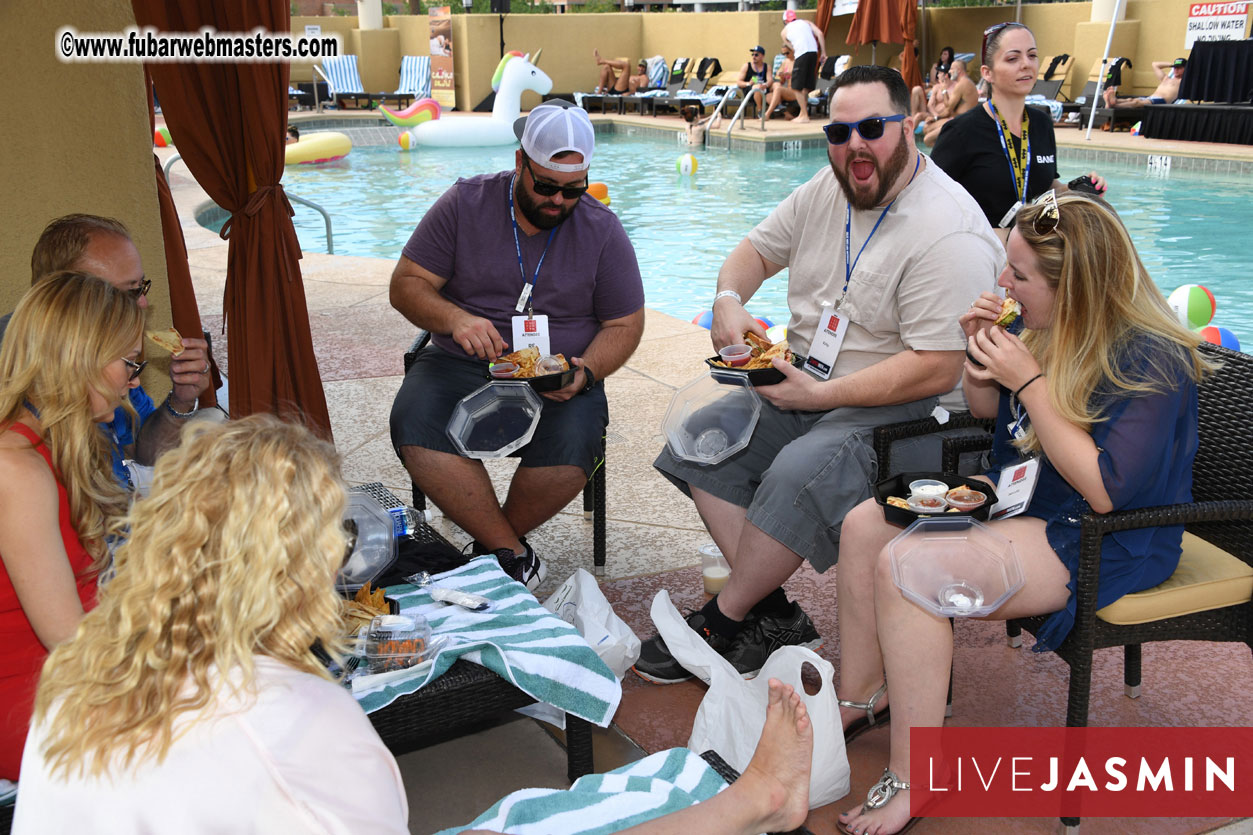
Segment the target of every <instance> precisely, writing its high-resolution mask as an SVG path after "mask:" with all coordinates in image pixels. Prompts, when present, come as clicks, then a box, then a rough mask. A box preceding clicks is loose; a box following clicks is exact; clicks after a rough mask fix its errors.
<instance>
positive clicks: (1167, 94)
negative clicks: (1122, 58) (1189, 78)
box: [1101, 58, 1188, 107]
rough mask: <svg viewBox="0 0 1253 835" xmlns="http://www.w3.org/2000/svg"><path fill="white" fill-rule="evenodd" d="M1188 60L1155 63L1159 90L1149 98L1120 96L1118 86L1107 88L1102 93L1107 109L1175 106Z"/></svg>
mask: <svg viewBox="0 0 1253 835" xmlns="http://www.w3.org/2000/svg"><path fill="white" fill-rule="evenodd" d="M1187 66H1188V59H1187V58H1176V59H1175V60H1174V61H1173V62H1170V61H1154V62H1153V72H1154V73H1155V74H1156V75H1157V89H1156V90H1154V91H1153V92H1152V93H1150V94H1149V95H1147V96H1120V95H1118V86H1117V85H1114V86H1112V87H1106V88H1105V90H1104V91H1103V92H1102V93H1101V97H1102V98H1103V99H1104V100H1105V106H1106V107H1143V106H1144V105H1146V104H1174V103H1175V100H1176V99H1178V98H1179V85H1180V84H1181V83H1182V82H1183V71H1184V68H1185V67H1187Z"/></svg>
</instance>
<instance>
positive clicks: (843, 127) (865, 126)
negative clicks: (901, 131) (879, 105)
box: [822, 113, 905, 145]
mask: <svg viewBox="0 0 1253 835" xmlns="http://www.w3.org/2000/svg"><path fill="white" fill-rule="evenodd" d="M904 119H905V117H904V116H903V115H901V114H900V113H897V114H896V115H895V116H871V117H870V118H869V119H862V120H861V121H860V122H832V123H831V124H829V125H823V126H822V130H823V131H824V132H825V133H826V135H827V141H828V142H830V143H831V144H832V145H843V144H844V143H845V142H847V141H848V140H850V139H852V138H853V128H857V132H858V133H859V134H861V138H862V139H864V140H866V141H867V142H873V141H874V140H876V139H878V138H879V137H880V136H883V126H884V125H885V124H886V123H888V122H900V121H904Z"/></svg>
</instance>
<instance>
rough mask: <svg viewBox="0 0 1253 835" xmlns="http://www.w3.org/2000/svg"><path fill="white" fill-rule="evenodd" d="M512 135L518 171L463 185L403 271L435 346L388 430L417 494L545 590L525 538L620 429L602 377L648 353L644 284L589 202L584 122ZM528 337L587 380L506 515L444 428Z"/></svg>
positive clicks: (534, 118)
mask: <svg viewBox="0 0 1253 835" xmlns="http://www.w3.org/2000/svg"><path fill="white" fill-rule="evenodd" d="M514 131H515V133H517V134H518V137H519V139H520V140H521V143H522V148H521V149H520V150H519V151H518V152H517V155H516V160H515V167H514V169H513V170H512V171H502V172H500V173H498V174H486V175H480V176H477V177H471V178H469V179H463V180H458V181H457V183H456V184H455V185H454V186H453V187H452V188H450V189H449V190H448V191H446V192H444V194H443V195H442V196H441V197H440V198H439V200H437V201H435V204H434V205H433V206H431V208H430V209H429V210H428V211H427V213H426V215H425V216H424V217H423V218H422V221H421V222H420V223H419V224H418V228H417V229H416V230H415V231H414V233H413V235H412V236H411V237H410V238H409V242H408V243H407V244H405V248H404V253H403V254H402V255H401V257H400V262H399V263H398V264H397V265H396V269H395V270H394V271H393V272H392V279H391V302H392V306H393V307H395V308H396V309H397V310H399V311H400V312H401V313H402V314H404V316H405V318H407V319H409V321H411V322H413V323H414V324H415V325H417V326H418V327H421V328H424V329H426V330H428V331H430V332H431V334H432V339H431V342H432V344H431V345H428V346H427V347H426V348H425V349H424V350H422V351H421V352H420V353H419V354H418V356H417V358H416V359H415V361H414V363H413V365H412V366H411V367H410V369H409V372H408V373H407V374H406V375H405V379H404V382H403V383H402V384H401V387H400V391H399V392H398V393H397V395H396V401H395V402H394V403H393V404H392V414H391V433H392V444H393V445H394V446H395V447H396V449H397V451H398V453H399V455H400V458H401V460H402V461H404V464H405V468H406V469H407V470H408V471H409V475H410V476H411V477H412V478H413V481H414V483H415V484H416V485H417V486H418V488H419V489H420V490H421V491H422V492H423V493H424V494H425V495H426V496H427V497H429V498H430V499H431V500H432V501H433V502H435V504H436V505H438V506H439V508H440V509H441V510H443V511H444V513H445V514H446V515H447V516H448V518H449V519H451V520H452V521H453V522H455V523H456V524H457V525H458V526H460V527H461V528H462V529H463V530H465V531H466V532H467V533H469V534H470V535H471V536H473V537H474V543H473V544H474V547H475V551H476V553H481V554H482V553H495V554H496V555H497V557H498V558H499V559H500V561H501V565H502V566H503V567H504V569H505V570H506V571H507V572H509V574H510V575H512V576H513V577H514V578H515V579H518V580H520V581H522V582H524V583H526V585H527V587H528V588H530V589H532V590H534V589H535V588H536V587H538V586H539V584H540V583H541V582H542V581H543V579H544V575H545V571H544V568H543V564H542V563H541V562H540V560H539V558H538V557H537V556H536V555H535V551H534V549H533V548H531V546H530V545H528V544H527V542H526V540H525V539H524V538H523V537H524V536H526V534H527V533H529V532H530V531H532V530H534V529H535V528H536V527H538V526H539V525H541V524H543V523H544V522H546V521H548V520H549V519H551V518H552V517H553V516H554V515H556V514H557V512H558V511H560V510H561V509H562V508H563V507H565V506H566V505H567V504H568V503H569V502H570V501H571V500H572V499H574V497H575V496H577V495H578V494H579V492H580V491H581V490H582V489H583V484H584V483H585V482H586V480H587V478H588V477H589V476H590V475H591V474H592V472H593V470H595V468H596V460H597V458H598V457H599V455H600V450H601V441H602V438H603V437H604V432H605V427H606V426H607V425H608V422H609V414H608V403H607V401H606V399H605V390H604V384H603V382H602V381H603V379H604V378H605V377H606V376H608V375H609V374H612V373H613V372H614V371H616V370H617V369H618V368H619V367H620V366H621V365H622V364H623V363H624V362H626V360H627V358H628V357H630V356H631V353H632V352H633V351H634V350H635V347H636V346H637V345H638V344H639V341H640V335H641V334H642V333H643V330H644V288H643V284H642V282H641V280H640V271H639V265H638V264H637V263H636V260H635V250H634V249H633V248H632V246H631V242H630V240H629V239H628V238H627V235H626V232H625V231H624V230H623V228H622V224H621V223H619V221H618V218H617V216H616V215H614V214H613V212H611V211H609V209H608V208H606V207H605V206H604V205H602V204H601V203H600V201H598V200H595V199H594V198H592V197H589V196H587V194H586V191H587V185H588V167H589V166H590V164H591V161H592V153H593V151H594V149H595V133H594V131H593V129H592V124H591V121H590V120H589V119H588V117H587V113H586V112H585V111H583V110H581V109H578V108H575V107H573V106H572V105H570V104H569V102H564V101H560V100H554V101H552V102H546V103H544V104H542V105H540V106H539V107H536V108H535V109H534V110H532V111H531V113H530V115H529V116H526V117H523V118H521V119H519V120H518V121H517V122H516V123H515V125H514ZM511 244H512V245H511ZM537 331H538V333H539V336H538V337H536V336H535V333H536V332H537ZM523 334H527V336H525V337H524V336H523ZM524 338H525V339H528V340H533V339H538V340H539V345H540V346H541V347H540V353H542V354H544V353H551V354H557V353H561V354H564V355H565V356H566V357H567V358H569V360H570V363H571V365H572V366H573V367H575V369H576V372H575V375H574V381H573V382H572V383H570V385H568V386H566V387H565V388H562V389H558V390H557V391H553V392H548V393H545V394H544V395H543V396H544V397H545V398H547V401H546V402H545V403H544V409H543V412H542V413H541V416H540V421H539V425H538V427H537V428H536V430H535V434H534V436H533V437H532V439H531V442H530V443H529V444H527V445H526V446H525V447H523V448H522V449H520V450H518V451H517V452H515V453H514V455H515V456H516V457H520V458H521V459H522V461H521V465H520V466H519V467H518V469H517V471H516V472H515V473H514V477H513V481H512V483H511V484H510V486H509V495H508V497H507V498H506V500H505V503H504V505H503V506H502V505H501V504H500V503H499V502H498V501H497V499H496V493H495V490H494V489H493V488H492V482H491V479H490V477H489V476H488V473H487V470H486V469H485V468H484V466H483V464H482V462H480V461H477V460H474V459H470V458H464V457H462V456H461V455H460V454H459V452H458V451H457V449H456V448H455V447H454V446H453V445H452V443H451V442H450V441H449V439H448V436H447V433H446V431H445V429H446V426H447V424H448V419H449V417H451V415H452V410H453V408H454V407H455V406H456V404H457V401H459V400H460V399H461V398H463V397H465V396H466V395H467V394H469V393H471V392H472V391H474V390H475V389H477V388H479V387H480V386H482V385H483V384H484V383H485V382H486V380H487V367H488V363H489V362H491V361H492V360H495V359H496V358H497V357H499V356H501V355H503V354H505V353H508V352H510V351H512V350H515V349H516V348H520V347H524V345H522V344H518V343H520V342H521V340H522V339H524ZM544 341H546V342H547V346H546V347H544Z"/></svg>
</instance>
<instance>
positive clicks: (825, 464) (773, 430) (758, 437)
mask: <svg viewBox="0 0 1253 835" xmlns="http://www.w3.org/2000/svg"><path fill="white" fill-rule="evenodd" d="M935 402H936V398H934V397H929V398H926V399H924V400H918V401H915V402H913V403H905V404H902V405H899V406H875V407H870V408H862V407H843V408H839V409H834V410H832V411H830V412H790V411H789V412H785V411H780V410H779V409H776V408H775V407H774V406H772V405H770V404H769V403H765V402H763V403H762V407H761V418H760V419H759V420H758V422H757V428H756V430H755V431H754V432H753V437H752V440H751V441H750V442H749V444H748V447H747V448H746V449H744V450H741V451H740V452H738V453H736V454H735V455H733V456H731V457H730V458H728V459H727V460H725V461H722V462H721V463H718V464H714V465H712V466H705V465H700V464H694V463H692V462H689V461H681V460H679V459H678V458H675V457H674V455H672V454H671V453H670V449H669V447H666V448H665V449H663V450H662V451H661V454H660V455H658V456H657V460H656V461H654V462H653V466H654V467H656V468H657V469H658V470H660V471H661V474H662V475H664V476H666V478H668V479H670V481H672V482H673V483H674V484H675V486H677V487H678V488H679V489H680V490H682V491H683V492H684V493H686V494H688V495H689V496H690V495H691V490H690V488H691V487H696V488H698V489H700V490H704V491H705V492H707V493H710V494H711V495H714V496H717V497H718V498H720V499H723V500H724V501H728V502H731V503H732V504H735V505H739V506H740V507H745V508H748V516H747V519H748V521H749V523H751V524H752V525H754V526H755V527H757V528H759V529H760V530H761V531H762V532H763V533H765V534H766V535H767V536H769V537H770V538H772V539H775V540H777V541H778V542H780V543H782V544H783V545H784V546H786V547H787V548H788V549H789V550H791V551H793V552H794V553H796V554H797V555H799V556H800V557H801V558H802V559H805V560H808V561H809V564H810V565H812V566H813V567H814V570H816V571H818V572H824V571H826V570H827V569H828V568H830V567H831V566H833V565H835V563H836V560H838V559H839V556H840V551H839V546H840V526H841V525H842V524H843V522H844V516H845V514H847V513H848V512H849V511H850V510H852V509H853V507H855V506H856V505H857V504H858V503H860V502H862V501H864V500H865V499H867V498H869V496H870V486H871V483H872V482H873V480H874V477H875V472H876V466H877V465H876V462H875V454H874V448H873V445H872V436H873V432H874V428H875V427H876V426H881V425H883V424H888V423H897V422H900V421H906V420H918V419H920V418H924V417H926V416H927V415H929V414H930V413H931V410H932V409H933V408H934V407H935Z"/></svg>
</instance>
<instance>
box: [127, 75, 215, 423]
mask: <svg viewBox="0 0 1253 835" xmlns="http://www.w3.org/2000/svg"><path fill="white" fill-rule="evenodd" d="M144 86H145V87H146V88H147V89H148V130H149V131H151V132H153V133H155V132H156V130H157V115H156V112H155V111H154V109H153V101H152V76H151V75H149V73H148V70H147V68H146V67H145V68H144ZM152 164H153V166H154V167H155V168H156V174H157V206H158V208H159V209H160V211H161V237H162V240H164V241H165V277H166V282H167V283H168V285H169V288H170V314H171V316H173V318H174V327H175V328H177V329H178V332H179V333H182V334H186V335H188V336H195V337H199V336H200V334H202V333H204V328H203V327H202V326H201V324H200V308H199V306H198V305H197V304H196V288H195V287H194V286H193V285H192V283H191V267H190V266H189V265H188V263H187V241H186V240H185V239H184V238H183V226H182V224H181V223H179V221H178V209H177V208H175V206H174V196H173V195H171V194H170V184H169V183H167V182H166V181H165V172H164V171H162V170H161V160H160V159H159V158H158V157H157V155H156V154H153V155H152ZM209 363H210V366H209V373H210V375H211V384H210V386H209V388H208V389H206V390H205V393H204V394H202V395H200V406H201V408H203V407H205V406H214V405H216V404H217V402H218V396H217V390H218V389H219V388H221V387H222V375H221V373H220V372H219V371H218V364H217V362H216V361H215V360H214V359H213V356H212V354H210V356H209Z"/></svg>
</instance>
